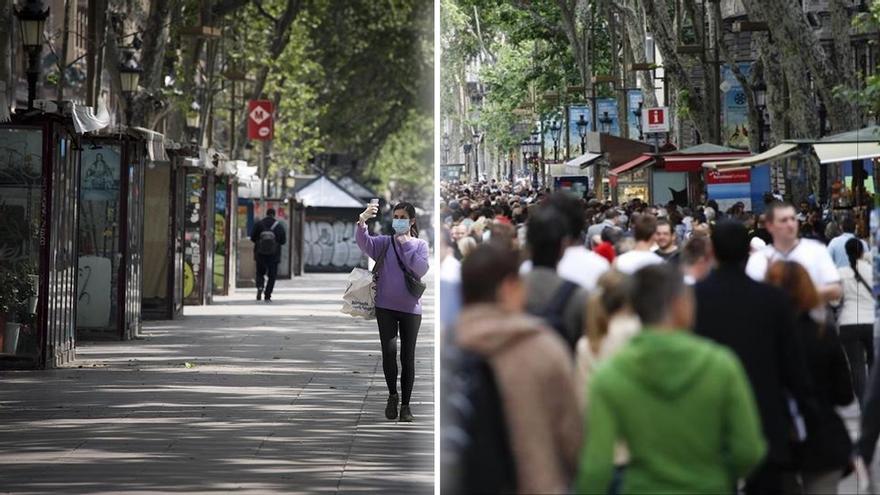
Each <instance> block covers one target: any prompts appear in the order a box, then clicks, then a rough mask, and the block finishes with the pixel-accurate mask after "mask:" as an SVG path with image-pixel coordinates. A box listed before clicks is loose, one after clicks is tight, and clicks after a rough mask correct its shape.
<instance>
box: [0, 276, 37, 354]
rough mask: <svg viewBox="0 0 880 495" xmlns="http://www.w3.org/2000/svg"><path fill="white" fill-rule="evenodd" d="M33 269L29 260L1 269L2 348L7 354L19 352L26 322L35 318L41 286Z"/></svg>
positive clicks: (0, 310)
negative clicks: (22, 329)
mask: <svg viewBox="0 0 880 495" xmlns="http://www.w3.org/2000/svg"><path fill="white" fill-rule="evenodd" d="M33 271H34V270H33V266H32V265H31V264H29V263H21V264H19V265H18V266H16V268H15V269H14V270H8V269H7V270H0V319H2V321H0V323H3V325H2V326H0V330H2V344H0V345H2V347H0V349H2V351H0V352H3V353H5V354H15V352H16V348H17V347H18V338H19V335H20V333H21V327H22V325H30V324H31V323H32V322H33V321H34V317H35V313H36V299H37V297H36V296H37V287H36V284H34V277H33Z"/></svg>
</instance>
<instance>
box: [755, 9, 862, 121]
mask: <svg viewBox="0 0 880 495" xmlns="http://www.w3.org/2000/svg"><path fill="white" fill-rule="evenodd" d="M743 4H744V5H745V7H746V9H747V10H748V12H749V17H750V19H752V20H763V21H766V22H767V24H768V25H769V27H770V33H771V34H772V36H773V42H774V43H775V44H776V45H777V46H778V49H779V51H780V54H781V59H780V63H781V64H782V68H783V70H789V71H791V72H786V74H787V75H790V77H789V79H788V81H789V83H795V79H800V80H804V81H805V80H806V79H807V78H806V77H804V68H805V67H806V69H807V70H808V71H809V73H810V75H811V76H812V83H813V85H814V86H815V89H816V92H817V93H818V94H819V96H820V97H821V98H822V101H824V102H826V108H827V109H828V119H829V121H830V122H831V125H832V127H833V128H834V129H835V131H836V132H842V131H844V130H847V129H852V128H853V127H855V126H856V118H855V115H853V112H852V111H850V107H849V105H838V104H837V101H836V98H835V97H834V88H835V87H836V86H838V85H841V84H845V82H846V76H844V75H843V74H840V73H839V72H837V68H836V67H835V64H834V63H832V61H831V59H830V58H829V56H828V53H827V52H826V51H825V49H824V48H823V47H822V45H821V43H820V42H819V40H818V38H817V37H816V34H815V33H814V32H813V29H812V28H811V27H810V25H809V24H807V22H806V20H805V18H804V15H803V13H802V12H801V11H800V7H799V4H798V3H797V2H791V1H789V0H743ZM797 86H803V85H801V84H797ZM793 89H794V88H793ZM792 96H795V92H794V91H793V92H792ZM798 97H802V96H801V95H798ZM793 110H794V109H793ZM810 137H817V136H810Z"/></svg>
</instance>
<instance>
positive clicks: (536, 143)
mask: <svg viewBox="0 0 880 495" xmlns="http://www.w3.org/2000/svg"><path fill="white" fill-rule="evenodd" d="M531 137H532V139H531V142H530V144H529V151H530V152H531V162H532V187H533V188H534V189H535V190H536V191H537V190H538V167H539V166H540V163H541V158H540V157H541V151H540V150H541V147H542V145H541V134H540V133H538V132H533V133H532V136H531Z"/></svg>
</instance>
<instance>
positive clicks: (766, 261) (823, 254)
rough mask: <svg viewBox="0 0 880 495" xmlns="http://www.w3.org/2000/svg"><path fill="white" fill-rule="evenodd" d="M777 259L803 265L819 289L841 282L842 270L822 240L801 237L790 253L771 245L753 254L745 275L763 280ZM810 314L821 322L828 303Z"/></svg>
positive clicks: (759, 280)
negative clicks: (839, 269)
mask: <svg viewBox="0 0 880 495" xmlns="http://www.w3.org/2000/svg"><path fill="white" fill-rule="evenodd" d="M777 261H794V262H795V263H798V264H799V265H801V266H803V267H804V268H805V269H806V270H807V273H808V274H810V279H811V280H812V281H813V285H814V286H815V287H816V290H821V289H823V288H824V287H826V286H828V285H830V284H834V283H839V282H840V273H839V272H838V271H837V266H836V265H835V264H834V260H832V259H831V255H830V254H828V250H827V249H826V248H825V245H824V244H822V243H821V242H818V241H814V240H812V239H799V240H798V242H797V244H795V246H794V248H793V249H792V250H791V251H790V252H788V253H782V252H780V251H778V250H776V248H775V247H774V246H773V245H772V244H771V245H769V246H767V247H764V248H763V249H759V250H758V251H755V252H754V253H752V255H751V256H750V257H749V262H748V264H747V265H746V274H747V275H748V276H749V277H751V278H752V279H753V280H757V281H758V282H763V281H764V278H765V276H766V275H767V268H769V267H770V264H771V263H775V262H777ZM810 314H812V315H813V318H815V319H816V320H818V321H823V320H824V318H825V306H824V305H821V306H820V307H819V308H816V309H814V310H813V311H812V312H811V313H810Z"/></svg>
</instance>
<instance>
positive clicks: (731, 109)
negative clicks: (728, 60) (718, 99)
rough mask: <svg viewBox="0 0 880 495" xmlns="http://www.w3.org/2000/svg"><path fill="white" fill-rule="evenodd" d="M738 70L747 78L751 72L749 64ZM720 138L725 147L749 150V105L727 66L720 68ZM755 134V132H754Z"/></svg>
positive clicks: (741, 88)
mask: <svg viewBox="0 0 880 495" xmlns="http://www.w3.org/2000/svg"><path fill="white" fill-rule="evenodd" d="M739 70H740V72H742V74H743V75H745V76H746V77H747V78H748V77H749V73H750V72H751V70H752V65H751V64H750V63H741V64H739ZM721 91H723V92H724V98H723V99H722V101H723V104H722V105H721V138H722V142H723V143H724V145H725V146H729V147H731V148H740V149H748V148H749V131H750V129H749V104H748V100H747V99H746V94H745V92H744V91H743V87H742V86H741V85H740V84H739V81H738V80H737V79H736V76H735V75H734V74H733V70H732V69H731V68H730V66H729V65H726V64H725V65H723V66H721ZM756 132H757V131H756Z"/></svg>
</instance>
